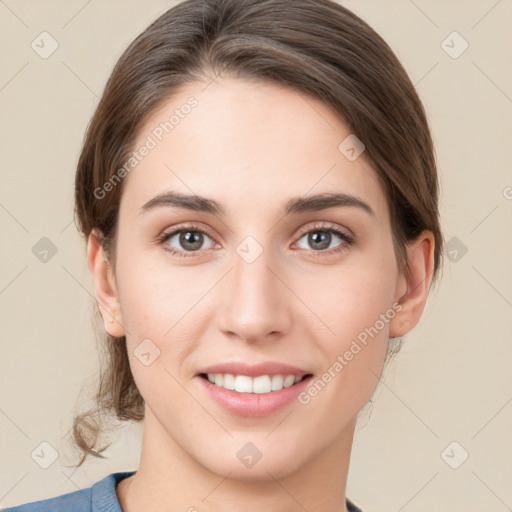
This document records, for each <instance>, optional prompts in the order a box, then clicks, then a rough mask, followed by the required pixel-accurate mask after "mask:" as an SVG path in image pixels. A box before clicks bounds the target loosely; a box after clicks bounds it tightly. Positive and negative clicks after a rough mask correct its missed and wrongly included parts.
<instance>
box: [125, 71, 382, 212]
mask: <svg viewBox="0 0 512 512" xmlns="http://www.w3.org/2000/svg"><path fill="white" fill-rule="evenodd" d="M347 137H349V138H348V139H347ZM351 137H353V135H351V133H350V130H349V128H348V127H347V125H346V124H345V123H344V122H343V120H342V119H341V118H340V117H339V116H338V115H337V114H336V113H335V112H334V111H332V110H331V109H330V108H329V107H328V106H327V105H325V104H324V103H323V102H321V101H319V100H316V99H314V98H312V97H310V96H306V95H304V94H302V93H298V92H296V91H293V90H291V89H288V88H284V87H281V86H279V85H274V84H262V83H256V82H250V81H246V80H240V79H229V80H226V79H222V80H220V79H218V80H216V81H214V82H213V83H210V84H209V85H208V84H205V83H203V82H196V83H191V84H187V85H186V86H184V87H182V88H181V90H180V91H179V92H178V93H176V94H174V95H173V96H172V97H171V98H170V99H168V100H167V101H166V102H165V103H164V104H162V105H161V106H160V107H159V108H158V109H157V110H156V111H155V112H153V113H152V115H151V116H150V117H149V118H148V120H147V121H146V122H145V124H144V125H143V126H142V127H141V128H140V129H139V132H138V135H137V138H136V142H135V145H134V151H136V152H138V153H139V155H138V158H137V159H136V160H133V162H132V163H133V164H134V165H133V166H132V167H131V168H130V169H131V170H130V171H129V172H128V173H127V174H126V177H125V178H124V179H125V180H127V182H126V183H125V187H124V191H123V197H122V201H121V209H122V210H123V209H124V210H126V211H127V213H129V212H132V213H133V214H134V215H135V214H136V213H138V210H140V208H141V207H142V205H144V204H145V203H146V202H147V201H149V200H150V199H151V198H153V197H154V196H156V195H158V194H161V193H163V192H166V191H169V190H175V191H180V192H183V193H186V194H198V195H201V196H206V197H212V198H215V200H217V201H218V202H219V203H221V204H223V205H225V209H226V211H227V213H228V215H229V214H231V215H237V214H239V213H240V211H241V210H242V209H247V210H250V209H251V208H252V209H253V208H254V207H256V206H257V207H258V208H259V210H260V211H262V210H266V209H272V208H274V209H275V212H277V209H280V208H282V203H283V201H286V200H287V199H289V198H290V197H296V196H303V195H309V194H317V193H322V192H326V191H329V192H344V193H348V194H352V195H356V196H358V197H360V198H361V199H364V200H365V202H368V203H370V204H371V205H372V208H373V209H374V210H375V211H376V213H377V215H378V216H379V217H381V218H382V217H386V216H387V207H386V199H385V196H384V191H383V190H382V188H381V185H380V182H379V180H378V178H377V174H376V172H375V170H374V169H373V167H372V165H371V163H370V162H369V161H368V159H367V158H366V155H365V153H364V152H363V153H362V155H361V156H359V157H358V158H356V159H355V160H349V159H348V158H347V156H346V153H344V152H343V148H344V147H345V146H344V145H343V144H342V146H341V149H340V143H342V142H343V141H347V140H348V141H349V142H350V141H352V140H353V139H351ZM344 144H345V145H346V143H344ZM143 147H147V148H149V149H147V150H143ZM356 149H357V148H356ZM141 153H144V156H141ZM252 214H253V215H254V209H253V210H252Z"/></svg>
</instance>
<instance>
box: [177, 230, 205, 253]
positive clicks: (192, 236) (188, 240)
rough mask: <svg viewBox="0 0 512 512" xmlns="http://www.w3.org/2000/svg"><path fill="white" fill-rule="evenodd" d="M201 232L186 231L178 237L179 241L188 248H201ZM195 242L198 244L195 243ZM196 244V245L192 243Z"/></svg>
mask: <svg viewBox="0 0 512 512" xmlns="http://www.w3.org/2000/svg"><path fill="white" fill-rule="evenodd" d="M202 237H203V235H202V233H198V232H197V231H186V232H185V233H183V234H182V235H181V237H180V243H181V244H182V246H183V247H185V248H188V249H190V250H197V249H200V248H201V245H202ZM197 242H199V244H198V245H197ZM194 244H196V245H194Z"/></svg>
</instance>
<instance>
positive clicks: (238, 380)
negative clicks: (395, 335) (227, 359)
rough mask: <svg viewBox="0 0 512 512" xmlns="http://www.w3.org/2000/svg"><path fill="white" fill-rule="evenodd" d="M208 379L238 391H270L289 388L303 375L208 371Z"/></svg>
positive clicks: (260, 392)
mask: <svg viewBox="0 0 512 512" xmlns="http://www.w3.org/2000/svg"><path fill="white" fill-rule="evenodd" d="M207 377H208V380H209V381H210V382H211V383H212V384H215V385H216V386H219V387H222V388H224V389H229V390H231V391H237V392H238V393H258V394H262V393H270V392H271V391H279V390H280V389H283V388H289V387H290V386H292V385H293V384H296V383H297V382H300V381H301V380H302V379H303V377H301V376H299V375H297V376H296V375H260V376H258V377H248V376H247V375H233V374H231V373H208V374H207Z"/></svg>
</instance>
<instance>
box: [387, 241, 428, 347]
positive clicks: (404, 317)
mask: <svg viewBox="0 0 512 512" xmlns="http://www.w3.org/2000/svg"><path fill="white" fill-rule="evenodd" d="M434 247H435V239H434V235H433V234H432V232H431V231H423V232H422V233H421V234H420V236H419V237H418V238H416V240H415V241H414V242H412V243H411V244H410V245H409V246H408V247H407V258H408V268H409V275H408V276H407V277H406V276H403V275H401V276H400V284H401V286H400V287H399V295H398V297H397V298H396V301H397V302H398V303H399V304H400V305H401V308H402V309H401V310H400V312H399V313H398V314H397V315H396V316H395V317H394V318H393V320H392V321H391V322H390V328H389V336H390V337H392V338H394V337H398V336H404V335H405V334H407V333H408V332H410V331H411V330H412V329H413V328H414V327H415V326H416V325H417V324H418V322H419V321H420V318H421V315H422V313H423V310H424V308H425V304H426V302H427V297H428V292H429V287H430V283H431V282H432V273H433V270H434ZM405 285H406V286H405ZM404 288H405V292H404Z"/></svg>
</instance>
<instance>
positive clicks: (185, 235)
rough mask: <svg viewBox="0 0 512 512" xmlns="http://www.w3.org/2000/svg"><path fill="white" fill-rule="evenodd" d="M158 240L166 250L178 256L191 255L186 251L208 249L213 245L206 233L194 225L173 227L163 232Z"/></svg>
mask: <svg viewBox="0 0 512 512" xmlns="http://www.w3.org/2000/svg"><path fill="white" fill-rule="evenodd" d="M159 241H160V243H161V244H162V245H164V247H165V248H166V249H167V250H168V251H170V252H171V253H172V254H176V255H179V256H192V254H186V253H193V252H198V251H201V250H204V249H210V248H211V247H212V246H213V245H214V241H213V240H212V239H211V237H210V236H209V235H208V233H206V232H205V231H204V230H203V229H200V228H199V227H196V226H184V227H182V228H179V229H174V230H173V231H171V232H170V233H166V234H164V235H163V236H162V237H161V238H160V240H159ZM208 241H209V242H208ZM205 244H206V246H205Z"/></svg>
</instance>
